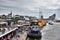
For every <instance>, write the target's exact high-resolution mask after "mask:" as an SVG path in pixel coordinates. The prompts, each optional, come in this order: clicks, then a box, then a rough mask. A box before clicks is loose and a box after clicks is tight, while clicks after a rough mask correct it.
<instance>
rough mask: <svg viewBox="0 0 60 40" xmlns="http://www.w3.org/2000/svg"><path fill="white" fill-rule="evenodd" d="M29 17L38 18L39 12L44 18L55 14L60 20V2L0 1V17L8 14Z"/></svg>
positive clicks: (56, 0) (32, 0)
mask: <svg viewBox="0 0 60 40" xmlns="http://www.w3.org/2000/svg"><path fill="white" fill-rule="evenodd" d="M10 11H12V13H13V14H18V15H29V16H36V17H39V11H41V12H42V14H43V15H44V17H48V16H50V15H52V14H54V13H55V14H57V18H60V15H59V14H60V12H59V11H60V0H0V15H2V14H9V13H10Z"/></svg>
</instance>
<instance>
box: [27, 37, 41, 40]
mask: <svg viewBox="0 0 60 40" xmlns="http://www.w3.org/2000/svg"><path fill="white" fill-rule="evenodd" d="M27 40H41V38H37V39H33V38H29V37H27Z"/></svg>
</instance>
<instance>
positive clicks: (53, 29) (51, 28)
mask: <svg viewBox="0 0 60 40" xmlns="http://www.w3.org/2000/svg"><path fill="white" fill-rule="evenodd" d="M41 32H42V38H41V40H60V23H56V22H54V25H46V26H45V27H44V28H43V30H42V31H41Z"/></svg>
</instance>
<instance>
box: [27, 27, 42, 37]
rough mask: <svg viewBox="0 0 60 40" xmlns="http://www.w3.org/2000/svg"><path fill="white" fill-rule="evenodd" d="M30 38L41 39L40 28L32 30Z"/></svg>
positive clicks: (29, 33)
mask: <svg viewBox="0 0 60 40" xmlns="http://www.w3.org/2000/svg"><path fill="white" fill-rule="evenodd" d="M28 37H29V38H41V37H42V36H41V31H40V28H37V27H36V28H31V30H30V31H29V32H28Z"/></svg>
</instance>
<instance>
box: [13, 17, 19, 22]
mask: <svg viewBox="0 0 60 40" xmlns="http://www.w3.org/2000/svg"><path fill="white" fill-rule="evenodd" d="M19 19H20V17H12V21H13V22H14V23H17V21H18V20H19Z"/></svg>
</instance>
